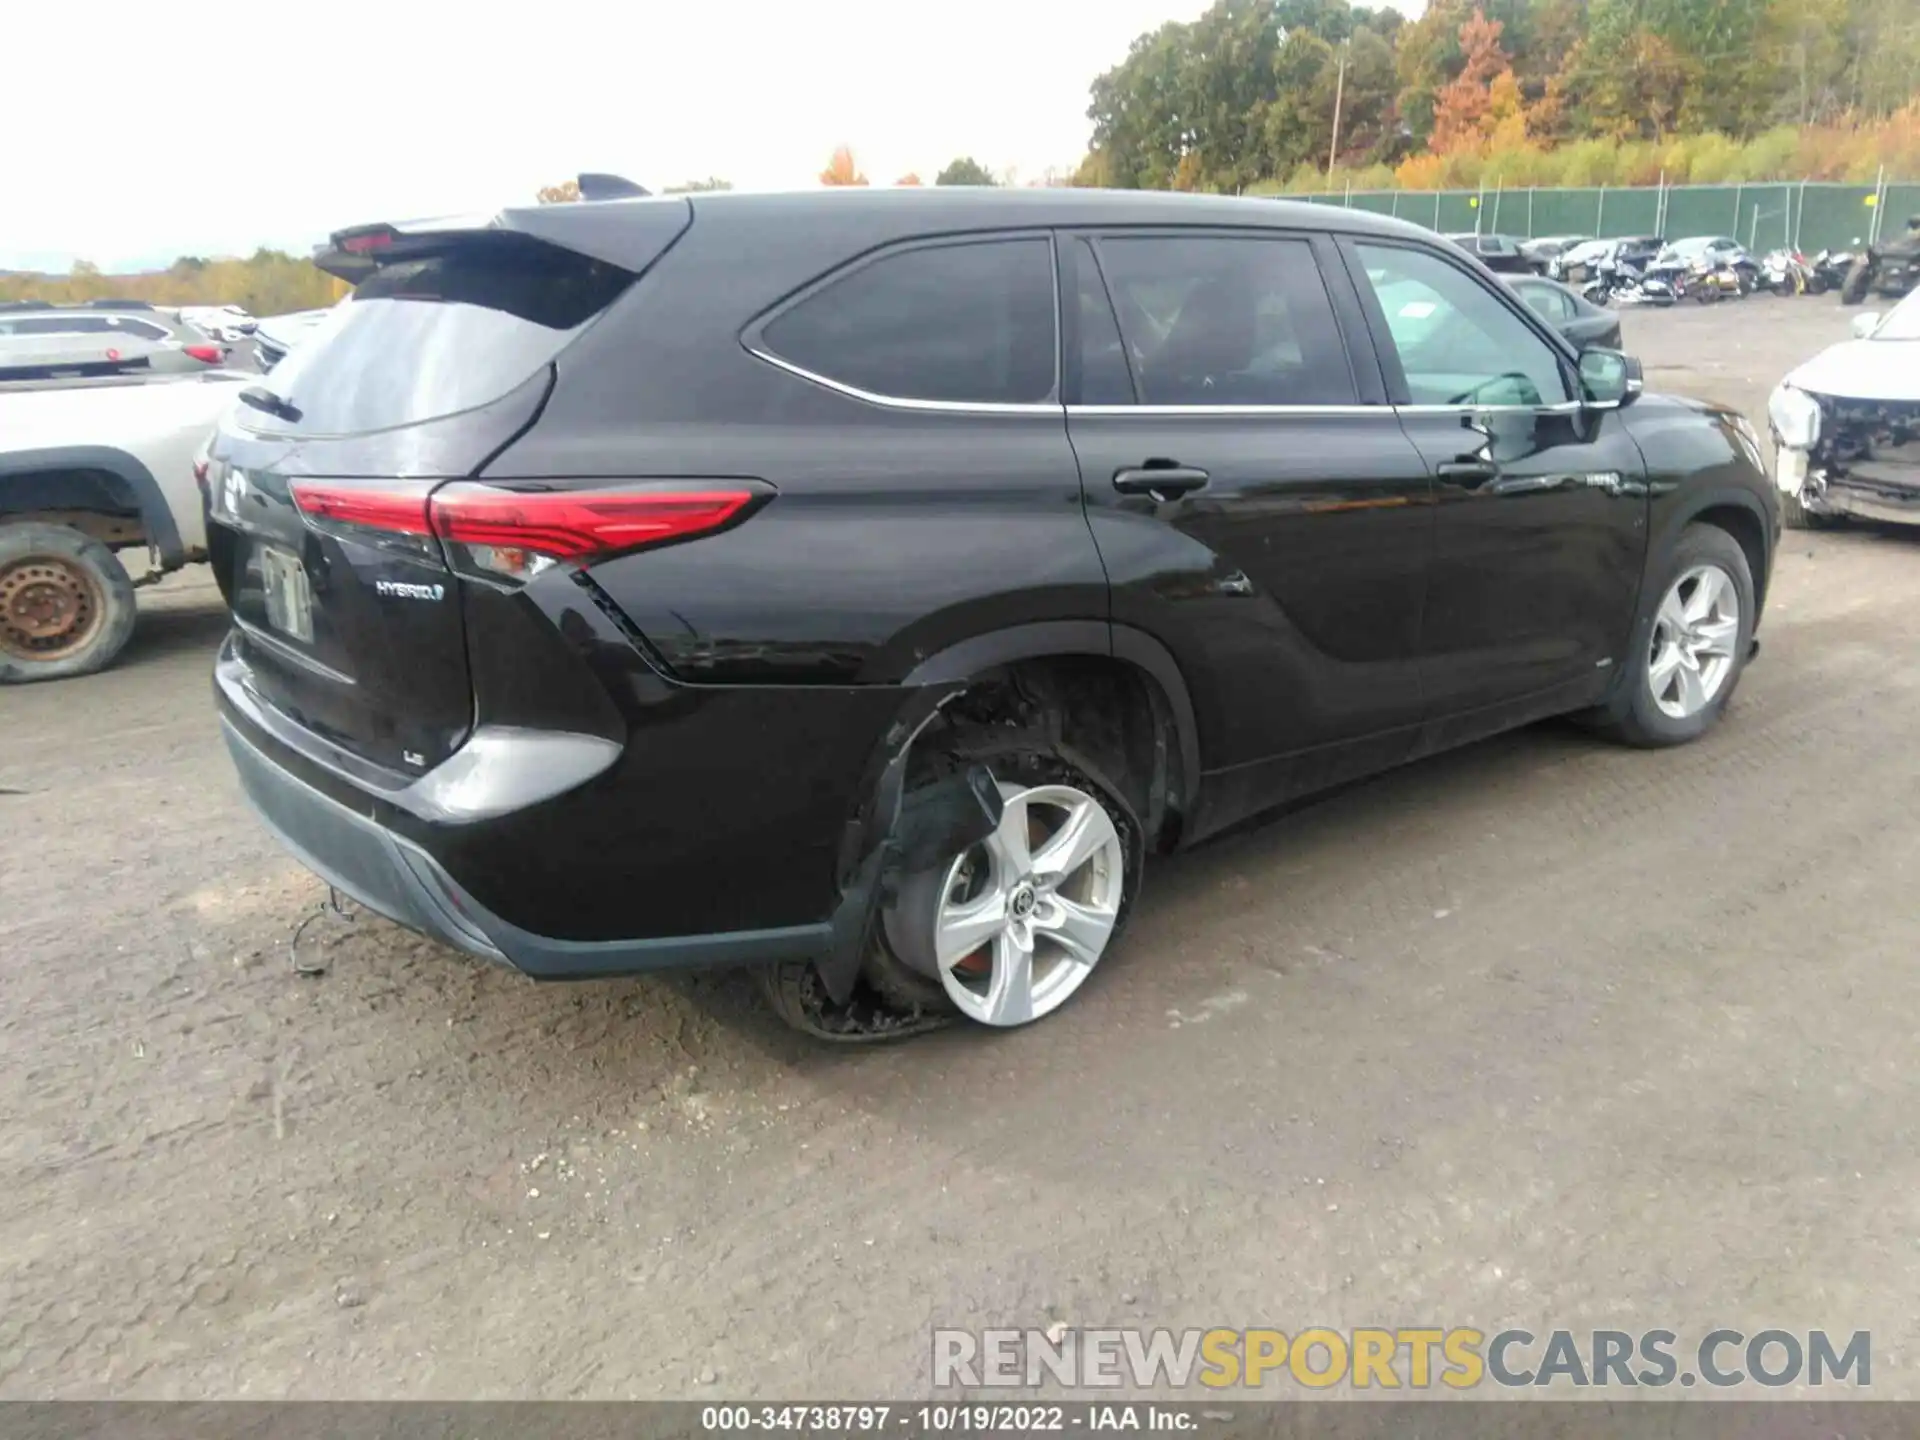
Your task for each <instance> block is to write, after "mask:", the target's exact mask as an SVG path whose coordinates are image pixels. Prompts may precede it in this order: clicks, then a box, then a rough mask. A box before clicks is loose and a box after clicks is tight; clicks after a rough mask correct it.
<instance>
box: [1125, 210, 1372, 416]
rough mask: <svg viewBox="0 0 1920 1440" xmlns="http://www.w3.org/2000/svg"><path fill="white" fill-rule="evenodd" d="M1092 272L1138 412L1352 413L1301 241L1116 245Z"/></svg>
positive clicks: (1332, 329)
mask: <svg viewBox="0 0 1920 1440" xmlns="http://www.w3.org/2000/svg"><path fill="white" fill-rule="evenodd" d="M1100 261H1101V265H1102V268H1103V269H1104V270H1105V272H1106V278H1107V286H1108V289H1109V290H1110V291H1111V292H1112V295H1113V304H1114V309H1115V311H1116V312H1117V313H1118V315H1119V317H1120V333H1121V334H1122V335H1123V336H1124V337H1125V338H1126V347H1127V352H1128V354H1129V356H1130V357H1131V358H1132V361H1133V374H1134V380H1135V383H1136V384H1137V385H1138V386H1139V390H1140V402H1141V403H1142V404H1143V405H1351V404H1354V403H1356V401H1357V399H1358V396H1357V394H1356V392H1355V390H1354V385H1353V372H1352V370H1351V369H1350V368H1349V367H1348V364H1347V352H1346V346H1345V344H1344V343H1343V342H1342V340H1341V337H1340V327H1339V324H1338V322H1337V321H1336V320H1335V319H1334V314H1333V304H1332V302H1331V301H1330V300H1328V299H1327V288H1326V285H1325V284H1324V283H1323V282H1322V280H1321V278H1320V268H1319V266H1318V264H1317V263H1315V261H1314V258H1313V248H1312V246H1311V245H1309V244H1308V243H1307V242H1306V241H1305V240H1295V239H1284V238H1277V237H1276V238H1272V239H1268V238H1264V237H1257V236H1224V235H1191V236H1184V235H1181V236H1128V237H1114V238H1108V239H1103V240H1101V241H1100Z"/></svg>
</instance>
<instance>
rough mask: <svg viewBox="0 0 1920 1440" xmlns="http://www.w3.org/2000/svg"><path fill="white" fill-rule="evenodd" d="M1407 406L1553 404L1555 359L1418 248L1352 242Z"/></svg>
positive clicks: (1558, 398)
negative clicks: (1381, 317) (1403, 380)
mask: <svg viewBox="0 0 1920 1440" xmlns="http://www.w3.org/2000/svg"><path fill="white" fill-rule="evenodd" d="M1354 250H1355V252H1356V253H1357V254H1358V255H1359V257H1360V263H1361V265H1362V266H1363V267H1364V268H1365V271H1366V278H1367V283H1368V284H1369V285H1370V286H1371V287H1372V288H1373V293H1374V296H1375V297H1376V298H1377V299H1378V300H1379V302H1380V308H1381V310H1382V311H1383V312H1385V315H1386V321H1387V330H1388V333H1389V334H1390V335H1391V337H1392V340H1393V348H1394V350H1395V351H1396V352H1397V354H1398V355H1399V357H1400V368H1401V370H1402V371H1403V372H1404V373H1405V375H1406V377H1407V390H1408V392H1409V398H1410V400H1411V401H1412V403H1413V404H1415V405H1561V404H1565V403H1566V402H1568V401H1569V400H1571V399H1572V398H1573V396H1572V393H1571V391H1570V390H1569V389H1568V387H1567V377H1566V373H1565V371H1564V369H1563V368H1562V366H1561V364H1560V356H1559V353H1558V352H1557V351H1555V350H1554V349H1553V348H1552V347H1551V346H1550V345H1548V344H1547V343H1546V342H1545V341H1544V340H1542V339H1541V338H1540V337H1539V336H1538V335H1536V334H1535V333H1534V332H1533V331H1532V330H1530V329H1529V328H1528V327H1527V325H1526V322H1525V321H1523V320H1522V319H1521V318H1520V317H1519V316H1518V315H1516V314H1514V313H1513V311H1512V310H1511V309H1509V308H1508V307H1507V306H1506V305H1504V304H1502V303H1501V301H1500V299H1499V297H1498V296H1496V295H1494V294H1492V293H1491V292H1490V291H1488V290H1487V289H1485V288H1484V287H1483V286H1481V285H1480V284H1479V283H1478V282H1476V281H1475V280H1474V279H1473V277H1471V276H1470V275H1468V274H1467V273H1466V272H1465V271H1462V270H1458V269H1455V268H1454V267H1453V266H1452V265H1449V264H1447V262H1446V261H1444V260H1442V259H1441V258H1440V257H1439V256H1437V255H1433V254H1429V253H1428V252H1426V251H1424V250H1413V249H1403V248H1401V247H1399V246H1389V245H1356V246H1354Z"/></svg>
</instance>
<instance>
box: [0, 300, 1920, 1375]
mask: <svg viewBox="0 0 1920 1440" xmlns="http://www.w3.org/2000/svg"><path fill="white" fill-rule="evenodd" d="M1628 326H1629V331H1628V336H1629V343H1630V345H1631V346H1632V348H1634V349H1635V350H1637V351H1638V352H1639V353H1640V354H1641V355H1643V356H1644V357H1645V358H1646V360H1647V361H1648V364H1649V370H1650V383H1652V384H1653V385H1655V386H1668V387H1673V388H1678V389H1682V390H1686V391H1690V392H1693V393H1696V394H1702V395H1708V396H1715V397H1724V398H1728V399H1731V400H1734V401H1737V402H1739V403H1740V404H1742V405H1744V406H1745V407H1746V409H1747V410H1748V411H1749V413H1751V414H1753V415H1755V416H1756V417H1758V416H1759V415H1760V414H1761V408H1762V405H1763V401H1764V396H1765V393H1766V389H1767V387H1769V386H1770V385H1771V384H1772V383H1773V381H1774V380H1775V379H1777V378H1778V376H1779V375H1780V374H1781V373H1783V372H1784V371H1785V370H1786V369H1787V368H1789V366H1790V365H1791V364H1792V363H1794V362H1795V361H1796V360H1798V359H1799V358H1801V357H1803V356H1805V355H1808V354H1811V353H1812V351H1813V350H1814V349H1816V348H1817V347H1818V346H1819V345H1821V344H1824V343H1826V342H1827V341H1828V340H1831V339H1837V338H1840V337H1841V336H1842V335H1843V334H1844V331H1845V320H1844V314H1843V312H1841V311H1840V310H1838V308H1837V307H1835V306H1833V305H1832V304H1831V303H1829V302H1827V301H1820V300H1805V301H1768V300H1764V299H1757V300H1752V301H1748V302H1745V303H1744V304H1740V305H1726V306H1722V307H1717V308H1715V309H1712V310H1687V311H1685V312H1675V313H1665V314H1646V315H1638V314H1636V315H1633V316H1631V317H1630V318H1629V320H1628ZM1776 576H1777V578H1776V582H1775V592H1774V596H1773V600H1772V603H1771V605H1770V607H1769V610H1768V614H1767V618H1766V623H1765V625H1764V627H1763V635H1764V638H1765V641H1766V649H1765V653H1764V654H1763V655H1762V657H1761V658H1760V660H1759V662H1758V663H1757V664H1756V665H1755V667H1754V668H1753V669H1752V670H1751V671H1750V672H1749V674H1748V676H1747V679H1746V681H1745V683H1744V684H1743V686H1742V688H1741V691H1740V694H1739V698H1738V700H1737V702H1736V704H1735V706H1734V708H1733V710H1732V712H1731V713H1730V715H1729V716H1728V720H1727V723H1726V724H1725V725H1724V726H1723V727H1722V728H1721V729H1720V730H1719V731H1718V732H1717V733H1716V734H1715V735H1713V736H1712V737H1710V738H1709V739H1708V740H1707V741H1705V742H1703V743H1701V744H1699V745H1697V746H1694V747H1692V748H1689V749H1685V750H1681V751H1675V752H1669V753H1661V754H1639V753H1628V752H1625V751H1621V750H1617V749H1612V748H1608V747H1607V746H1605V745H1601V744H1597V743H1594V742H1592V741H1590V740H1588V739H1586V738H1583V737H1582V736H1580V735H1578V734H1576V733H1573V732H1571V731H1569V730H1566V729H1563V728H1560V727H1551V726H1550V727H1543V728H1539V729H1535V730H1531V731H1528V732H1525V733H1522V734H1519V735H1516V736H1512V737H1509V738H1505V739H1501V740H1498V741H1495V742H1491V743H1487V744H1483V745H1480V746H1477V747H1475V748H1473V749H1471V750H1468V751H1466V752H1463V753H1460V754H1456V755H1453V756H1451V757H1448V758H1445V759H1442V760H1439V761H1436V762H1431V763H1427V764H1424V765H1420V766H1417V767H1413V768H1411V769H1408V770H1405V771H1402V772H1399V773H1397V774H1395V775H1392V776H1390V777H1388V778H1386V779H1383V780H1380V781H1378V782H1375V783H1373V784H1370V785H1367V786H1363V787H1360V788H1358V789H1355V790H1353V791H1350V792H1348V793H1346V794H1344V795H1341V796H1339V797H1337V798H1335V799H1333V800H1330V801H1328V802H1325V803H1323V804H1321V805H1319V806H1317V807H1315V808H1313V809H1310V810H1308V811H1305V812H1303V813H1301V814H1298V815H1295V816H1293V817H1291V818H1288V819H1286V820H1283V821H1280V822H1277V823H1271V824H1268V825H1265V826H1263V827H1260V828H1256V829H1253V830H1251V831H1249V832H1246V833H1242V834H1240V835H1237V836H1236V837H1233V838H1231V839H1229V840H1227V841H1225V842H1223V843H1219V844H1216V845H1213V846H1210V847H1207V848H1205V849H1203V850H1202V851H1200V852H1199V853H1196V854H1193V855H1190V856H1186V857H1183V858H1181V859H1179V860H1176V861H1173V862H1170V863H1167V864H1165V865H1163V866H1161V867H1160V868H1159V869H1158V870H1157V871H1154V872H1153V873H1151V874H1150V875H1149V886H1148V893H1147V897H1146V899H1145V901H1144V902H1143V906H1142V909H1141V911H1140V913H1139V915H1138V917H1137V920H1136V923H1135V926H1134V928H1133V931H1132V933H1131V938H1130V940H1129V942H1128V943H1127V944H1126V945H1125V947H1124V949H1123V950H1122V951H1121V952H1120V953H1119V954H1118V955H1117V956H1116V957H1115V958H1114V959H1113V960H1112V961H1111V962H1110V963H1109V965H1108V966H1107V967H1106V969H1105V971H1104V972H1103V974H1102V976H1101V977H1099V978H1098V979H1097V980H1096V981H1095V983H1094V984H1093V985H1091V986H1090V987H1089V989H1088V991H1087V992H1086V993H1085V994H1084V995H1083V996H1082V997H1081V998H1080V999H1078V1000H1077V1001H1076V1002H1075V1003H1074V1005H1073V1006H1072V1007H1071V1009H1070V1010H1068V1011H1067V1012H1064V1013H1063V1014H1062V1015H1060V1016H1059V1017H1057V1018H1055V1019H1054V1020H1052V1021H1050V1022H1048V1023H1046V1024H1044V1025H1042V1026H1040V1027H1038V1028H1036V1029H1033V1030H1031V1031H1025V1032H1018V1033H1013V1034H1006V1035H994V1034H989V1033H984V1032H981V1031H977V1030H958V1031H952V1032H947V1033H943V1034H940V1035H936V1036H933V1037H931V1038H928V1039H924V1040H921V1041H918V1042H914V1043H911V1044H908V1045H904V1046H897V1047H891V1048H883V1049H878V1050H865V1051H860V1052H857V1053H848V1052H840V1051H833V1050H829V1049H822V1048H816V1047H813V1046H811V1045H809V1044H807V1043H806V1042H804V1041H801V1040H799V1039H797V1038H796V1037H792V1036H790V1035H788V1034H787V1033H786V1032H784V1031H783V1030H781V1029H780V1028H779V1027H778V1025H777V1023H776V1022H774V1021H773V1020H771V1019H770V1018H768V1017H766V1016H765V1015H764V1014H763V1013H762V1012H761V1010H760V1009H759V1008H758V1006H757V1003H756V1000H755V997H754V994H753V992H752V990H751V988H750V987H749V986H748V985H747V984H746V983H745V982H744V981H743V980H742V979H741V978H739V977H708V978H703V979H693V980H683V981H677V982H672V983H666V982H622V983H604V984H592V985H584V986H577V987H568V988H536V987H534V986H533V985H532V984H530V983H527V982H522V981H518V980H515V979H513V978H511V977H509V976H507V975H505V974H502V973H499V972H496V971H492V970H488V969H485V968H483V967H481V966H479V965H476V964H472V963H469V962H467V961H465V960H462V959H460V958H457V957H455V956H453V955H451V954H449V953H447V952H445V951H442V950H440V949H438V948H437V947H435V946H434V945H432V944H430V943H427V942H425V941H421V940H417V939H415V938H413V937H411V936H409V935H407V934H405V933H404V932H401V931H399V930H396V929H395V928H393V927H391V926H389V925H387V924H385V923H384V922H382V921H379V920H376V919H372V918H362V919H360V920H359V921H357V922H356V923H354V924H353V925H352V926H351V927H331V926H326V927H316V929H315V930H314V931H310V932H309V933H310V935H312V936H314V937H315V943H314V946H313V949H312V952H311V953H313V954H314V955H317V956H319V957H322V958H324V960H325V961H326V963H327V965H328V967H329V968H328V971H327V973H326V974H325V975H324V976H323V977H320V978H314V979H303V978H299V977H296V976H295V975H293V974H292V973H291V972H290V970H289V966H288V952H287V944H286V942H287V937H288V933H289V931H290V930H291V928H292V927H293V925H294V924H295V922H296V921H297V920H298V919H299V918H300V917H301V916H302V915H303V914H305V913H307V912H309V911H311V910H312V908H313V907H314V905H315V904H316V902H317V901H318V900H319V898H320V897H321V895H322V893H323V891H322V888H321V887H320V886H319V885H318V883H317V882H315V881H313V880H312V879H310V878H309V877H308V876H307V875H306V874H305V873H304V872H302V871H301V870H300V869H299V868H297V867H296V866H295V865H294V864H293V863H291V862H290V861H288V860H286V859H284V858H283V857H282V855H281V854H280V852H279V851H278V850H277V849H276V848H275V847H274V846H273V845H272V844H271V843H270V842H269V841H268V840H267V838H266V836H265V835H264V833H263V832H262V831H261V830H260V829H259V828H258V827H257V826H256V825H255V823H254V822H253V821H252V819H251V818H250V817H249V816H248V814H247V813H246V812H245V811H244V809H243V807H242V804H241V801H240V799H239V795H238V793H237V790H236V788H235V786H234V783H233V781H232V778H231V776H230V775H229V771H228V765H227V762H226V758H225V755H224V752H223V751H222V749H221V746H220V744H219V741H218V739H217V737H216V733H215V728H214V725H213V722H212V718H211V714H210V709H209V700H208V694H207V687H208V680H207V675H208V669H209V661H210V657H211V655H212V652H213V649H214V647H215V644H216V641H217V638H218V636H219V634H220V632H221V630H222V617H221V614H220V611H219V609H218V606H217V603H216V598H217V597H216V596H215V594H214V592H213V590H212V587H211V585H210V583H208V582H207V581H206V579H205V577H204V575H196V574H189V575H188V576H185V577H182V582H180V583H173V584H170V585H169V586H168V587H164V589H163V591H162V592H161V593H158V594H155V595H149V596H146V597H143V598H145V599H147V600H151V601H152V602H153V603H151V604H149V605H147V606H146V611H145V614H144V616H143V618H142V621H141V625H140V629H139V633H138V635H137V637H136V639H135V642H134V644H133V646H132V648H131V650H130V651H129V652H128V654H127V655H126V657H125V659H124V661H123V663H121V664H120V666H119V667H118V668H117V669H115V670H114V671H112V672H111V673H109V674H106V675H103V676H99V677H95V678H93V679H90V680H86V681H80V682H72V683H68V684H62V685H51V686H44V687H39V688H34V689H19V690H12V691H8V692H6V693H5V694H4V695H0V719H3V720H4V725H3V726H0V735H4V744H3V745H0V1114H4V1115H5V1116H6V1123H5V1124H4V1126H0V1393H3V1394H4V1395H6V1396H8V1397H24V1396H33V1395H62V1396H82V1395H143V1396H155V1397H203V1396H235V1397H239V1396H245V1397H277V1396H308V1397H349V1396H364V1397H389V1396H406V1397H425V1396H438V1397H469V1396H483V1395H484V1396H517V1397H569V1396H599V1397H623V1396H638V1397H655V1396H690V1397H692V1396H701V1395H715V1396H719V1395H726V1396H743V1395H751V1396H779V1395H787V1396H797V1395H843V1396H852V1395H879V1394H890V1395H895V1396H906V1395H914V1394H919V1393H922V1392H924V1391H925V1389H926V1386H927V1363H928V1345H929V1341H928V1330H929V1327H931V1326H933V1325H934V1324H936V1323H950V1324H962V1325H986V1324H995V1323H1000V1324H1014V1325H1046V1324H1048V1323H1050V1322H1052V1321H1055V1320H1063V1321H1066V1322H1068V1323H1070V1324H1089V1325H1091V1324H1102V1323H1118V1324H1126V1323H1146V1324H1165V1325H1175V1326H1180V1325H1192V1324H1200V1325H1208V1324H1225V1325H1253V1324H1273V1325H1277V1326H1278V1327H1280V1328H1281V1329H1283V1330H1288V1331H1294V1330H1297V1329H1298V1328H1301V1327H1303V1326H1305V1325H1307V1324H1309V1323H1316V1324H1326V1325H1333V1326H1337V1327H1341V1328H1345V1327H1348V1326H1352V1325H1369V1324H1386V1325H1394V1324H1411V1323H1428V1324H1443V1325H1455V1324H1474V1325H1479V1326H1482V1327H1484V1328H1487V1329H1493V1328H1496V1327H1500V1326H1503V1325H1506V1324H1509V1323H1516V1324H1522V1325H1525V1326H1526V1327H1527V1328H1529V1329H1531V1330H1535V1331H1539V1332H1544V1331H1545V1330H1548V1329H1551V1328H1554V1327H1556V1326H1563V1327H1568V1328H1574V1329H1586V1328H1589V1327H1596V1326H1600V1327H1604V1326H1611V1327H1616V1328H1619V1329H1623V1330H1639V1329H1643V1328H1647V1327H1655V1326H1664V1327H1667V1328H1671V1329H1674V1330H1677V1331H1680V1332H1682V1333H1683V1334H1689V1333H1690V1334H1692V1335H1694V1336H1697V1335H1698V1334H1700V1333H1702V1332H1704V1331H1705V1330H1707V1329H1710V1328H1713V1327H1715V1326H1718V1325H1726V1326H1730V1327H1735V1328H1739V1329H1743V1330H1746V1331H1749V1332H1751V1331H1754V1330H1758V1329H1760V1328H1763V1327H1765V1326H1767V1325H1781V1326H1787V1327H1790V1328H1791V1327H1796V1326H1797V1327H1816V1326H1824V1327H1826V1328H1828V1329H1830V1330H1838V1331H1842V1332H1845V1331H1851V1330H1854V1329H1870V1330H1871V1331H1872V1332H1873V1337H1874V1339H1873V1350H1874V1356H1873V1359H1874V1374H1873V1379H1874V1393H1875V1394H1876V1395H1877V1396H1880V1397H1892V1396H1905V1397H1913V1396H1920V1379H1916V1376H1920V1371H1916V1369H1915V1368H1914V1365H1913V1354H1914V1351H1915V1347H1916V1346H1920V1313H1916V1309H1915V1302H1914V1300H1913V1296H1914V1295H1915V1294H1916V1293H1920V1248H1916V1240H1915V1236H1916V1234H1920V1159H1917V1158H1916V1153H1915V1147H1914V1145H1913V1136H1914V1134H1915V1122H1914V1117H1915V1115H1916V1114H1920V1068H1917V1067H1916V1066H1915V1065H1914V1064H1913V1063H1912V1054H1913V1036H1914V1028H1915V1027H1914V1020H1913V1017H1914V1015H1915V1014H1916V1013H1920V969H1917V968H1916V966H1915V963H1914V956H1915V943H1914V942H1915V939H1916V934H1917V933H1920V927H1917V926H1916V923H1915V920H1914V918H1913V916H1914V908H1913V894H1914V890H1913V885H1914V877H1915V875H1916V874H1917V873H1920V820H1917V819H1916V818H1915V817H1916V815H1917V814H1920V804H1916V801H1917V800H1920V703H1916V701H1920V652H1917V651H1916V648H1915V638H1916V634H1920V627H1916V623H1915V620H1914V616H1915V615H1916V614H1920V539H1916V538H1914V537H1908V536H1904V535H1899V534H1892V533H1874V532H1870V531H1859V530H1857V531H1853V532H1850V533H1846V534H1841V535H1833V536H1826V535H1822V536H1819V537H1815V538H1808V537H1805V536H1795V537H1792V538H1791V539H1790V541H1789V543H1788V545H1787V547H1786V551H1785V553H1784V554H1783V555H1782V556H1781V559H1780V562H1779V565H1778V568H1777V572H1776ZM1903 716H1904V717H1906V718H1904V719H1903V718H1902V717H1903ZM1776 1393H1777V1392H1776Z"/></svg>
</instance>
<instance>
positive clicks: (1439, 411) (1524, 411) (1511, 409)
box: [1394, 400, 1594, 415]
mask: <svg viewBox="0 0 1920 1440" xmlns="http://www.w3.org/2000/svg"><path fill="white" fill-rule="evenodd" d="M1394 408H1395V409H1397V410H1398V411H1399V412H1400V413H1401V414H1403V415H1578V414H1579V413H1580V412H1581V411H1582V410H1591V409H1593V408H1594V407H1593V405H1592V403H1591V402H1590V401H1582V400H1563V401H1561V402H1559V403H1557V404H1554V405H1398V406H1395V407H1394Z"/></svg>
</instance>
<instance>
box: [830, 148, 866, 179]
mask: <svg viewBox="0 0 1920 1440" xmlns="http://www.w3.org/2000/svg"><path fill="white" fill-rule="evenodd" d="M820 183H821V184H822V185H864V184H866V183H867V177H866V176H864V175H862V174H861V173H860V167H859V166H858V165H856V164H854V162H853V151H852V150H851V149H850V148H848V147H847V146H845V145H839V146H835V147H834V151H833V158H832V159H831V160H829V161H827V168H826V169H824V170H822V171H821V172H820Z"/></svg>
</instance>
